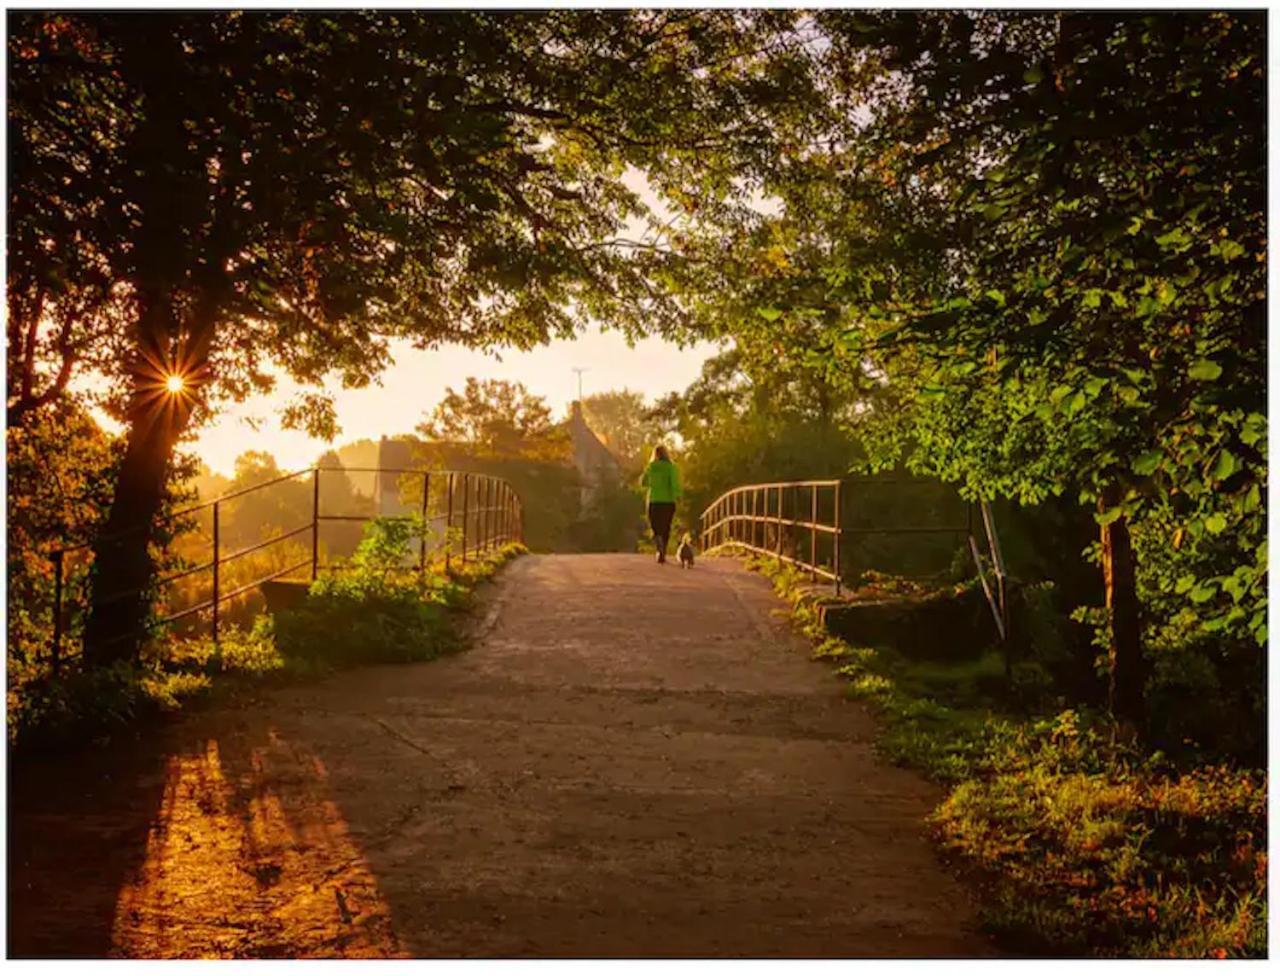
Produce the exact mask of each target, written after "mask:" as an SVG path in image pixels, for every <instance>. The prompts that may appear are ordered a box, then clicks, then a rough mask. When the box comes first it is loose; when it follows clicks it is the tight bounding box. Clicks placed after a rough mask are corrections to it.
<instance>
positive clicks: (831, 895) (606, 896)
mask: <svg viewBox="0 0 1280 976" xmlns="http://www.w3.org/2000/svg"><path fill="white" fill-rule="evenodd" d="M489 601H490V602H489V603H488V605H487V612H485V613H483V617H484V623H483V624H481V627H482V628H483V633H482V634H481V635H480V636H479V638H478V641H477V644H476V646H475V647H473V648H472V649H471V650H469V651H467V652H466V653H464V654H461V655H459V656H457V657H453V658H450V659H447V660H443V661H436V662H432V663H428V664H421V665H409V666H396V667H377V668H368V669H363V670H358V671H350V672H345V673H341V674H337V675H334V676H333V677H330V678H327V679H324V680H322V681H318V682H313V683H310V684H304V685H295V686H292V687H289V688H285V689H280V690H275V691H270V692H264V693H262V694H261V695H260V696H258V699H257V700H254V701H246V702H242V703H240V704H239V705H237V706H235V707H219V708H216V709H208V710H206V711H204V712H201V713H197V714H194V715H192V716H191V717H190V718H188V719H185V720H183V721H181V722H178V723H175V724H174V725H173V726H172V727H171V728H169V729H167V730H165V731H164V732H163V733H160V734H159V736H158V738H156V737H154V736H153V738H155V741H153V742H152V743H151V748H150V749H149V750H143V751H144V752H145V753H146V755H145V756H144V757H143V758H139V756H138V753H139V749H138V746H137V744H136V743H134V744H132V745H128V744H121V745H120V747H119V748H118V753H119V754H118V755H116V754H115V752H113V750H107V752H106V753H98V754H95V755H93V756H90V757H85V758H84V759H82V760H80V761H79V762H80V765H79V767H78V768H68V767H67V765H66V764H52V765H50V766H49V767H47V768H45V769H40V770H28V771H24V772H22V773H20V774H18V775H17V776H15V778H14V780H13V781H12V782H11V793H10V804H11V820H10V831H11V847H10V861H9V865H10V889H9V891H10V898H9V913H10V915H9V923H10V927H9V942H10V952H11V954H19V955H32V954H35V955H68V954H73V955H104V954H112V955H130V956H157V955H159V956H240V957H243V956H264V955H266V956H395V955H408V956H608V957H612V956H972V955H986V954H989V953H990V949H989V947H988V944H987V943H986V941H985V940H984V939H983V938H981V937H980V936H979V935H977V934H976V931H975V926H974V908H973V905H972V902H971V898H970V896H969V894H968V892H967V891H966V890H965V889H964V888H963V887H962V886H961V885H960V884H958V883H957V882H956V881H955V880H953V879H952V878H951V877H950V876H949V875H948V874H947V873H946V872H945V871H944V870H943V869H942V868H941V867H940V866H939V865H938V863H937V862H936V860H935V858H934V855H933V853H932V849H931V848H930V846H929V844H928V842H927V841H926V840H925V839H924V837H923V836H922V818H923V817H924V815H925V814H926V813H927V812H928V811H929V809H931V807H932V805H933V804H934V803H935V802H936V801H937V799H938V793H937V791H936V790H935V789H934V788H932V787H930V786H929V785H928V784H926V783H925V782H923V781H922V780H921V779H920V778H919V777H917V776H916V775H914V774H912V773H910V772H907V771H904V770H900V769H895V768H892V767H889V766H886V765H884V764H882V763H880V762H877V761H876V759H875V758H874V757H873V754H872V747H871V739H872V735H873V725H872V721H871V719H870V718H869V717H868V715H867V713H866V712H865V710H864V709H863V708H862V707H861V706H859V705H856V704H852V703H849V702H847V701H845V699H844V698H843V696H842V694H841V686H840V682H839V681H838V680H837V679H835V678H834V677H833V676H831V674H830V671H829V669H828V668H827V667H824V666H823V665H819V664H815V663H813V662H811V661H809V660H808V655H807V648H806V646H805V644H804V642H803V640H801V639H799V638H797V637H796V636H794V635H793V634H792V633H790V631H789V627H788V625H787V623H786V621H785V620H784V619H783V618H782V617H781V616H780V614H778V613H776V611H778V610H780V609H781V604H780V603H779V601H778V600H777V599H776V598H775V597H774V596H773V594H772V593H771V592H770V589H769V587H768V585H767V583H766V582H765V581H764V580H762V579H760V578H759V577H756V576H753V575H751V574H749V573H747V572H745V571H744V570H742V569H741V568H739V567H738V566H737V565H736V564H735V563H733V562H731V561H729V560H704V561H701V562H700V563H699V564H698V566H697V567H696V568H695V569H693V570H691V571H684V570H681V569H680V568H679V566H678V565H674V564H669V565H666V566H658V565H656V564H654V563H653V562H651V561H650V560H649V559H648V558H646V557H642V556H634V555H575V556H527V557H523V558H521V559H519V560H517V561H516V562H515V563H513V564H512V565H511V566H510V567H508V568H507V569H506V570H505V571H504V573H503V576H502V578H501V580H500V582H499V583H498V584H497V585H496V586H495V587H494V588H493V592H492V593H491V594H490V596H489ZM126 745H127V746H128V748H126Z"/></svg>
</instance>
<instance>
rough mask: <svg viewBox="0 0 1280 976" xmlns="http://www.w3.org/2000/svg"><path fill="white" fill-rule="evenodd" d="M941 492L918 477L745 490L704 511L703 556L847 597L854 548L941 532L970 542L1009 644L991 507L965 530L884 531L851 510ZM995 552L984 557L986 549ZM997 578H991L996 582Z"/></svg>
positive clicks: (970, 513) (982, 506) (974, 508)
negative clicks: (898, 492) (770, 566)
mask: <svg viewBox="0 0 1280 976" xmlns="http://www.w3.org/2000/svg"><path fill="white" fill-rule="evenodd" d="M904 485H916V486H934V487H936V486H937V482H932V481H929V480H927V479H918V478H891V479H882V478H869V479H861V478H837V479H827V480H816V481H774V482H767V483H763V484H754V485H739V486H738V487H736V488H731V489H729V490H728V491H726V492H725V493H724V494H722V495H721V496H720V497H719V498H717V499H716V500H715V501H713V502H712V503H711V504H710V505H708V506H707V508H706V509H705V510H704V511H703V512H702V515H701V516H700V518H699V521H700V539H701V544H702V545H701V548H702V551H703V552H705V553H707V554H714V553H715V552H717V551H719V550H724V549H740V550H745V551H748V552H754V553H757V554H758V555H762V556H770V557H773V558H775V559H777V560H778V561H779V562H785V563H788V564H790V565H792V566H795V567H796V568H797V569H800V570H802V571H804V572H807V573H809V574H810V576H811V577H812V578H813V580H814V581H815V582H816V581H817V580H818V579H819V578H821V579H826V580H829V581H830V582H831V583H833V584H834V586H835V592H836V595H837V596H839V595H840V593H841V590H842V588H843V586H844V585H845V581H846V576H847V575H848V573H847V567H848V564H849V561H850V560H849V548H850V545H851V543H852V542H853V540H855V539H858V538H860V537H866V536H876V535H919V534H933V535H941V536H946V535H949V536H952V537H953V538H954V539H955V540H956V541H957V542H958V541H959V539H960V538H964V539H965V540H967V545H968V550H969V553H970V554H971V555H972V557H973V560H974V564H975V566H976V567H977V574H978V580H979V582H980V583H981V585H982V591H983V594H984V596H985V597H986V600H987V604H988V606H989V607H990V609H991V613H992V616H993V617H994V618H995V623H996V629H997V631H998V632H999V634H1000V638H1001V640H1004V639H1005V637H1006V635H1007V633H1008V617H1007V614H1008V608H1007V605H1006V576H1005V567H1004V558H1003V555H1002V554H1001V551H1000V542H999V539H998V537H997V536H996V530H995V520H994V518H993V517H992V514H991V508H990V506H989V505H988V504H987V503H986V502H985V501H984V502H979V503H977V504H976V505H975V504H974V503H972V502H965V503H964V504H965V524H964V525H947V524H940V525H876V524H867V523H866V520H865V518H864V519H862V520H861V521H860V520H859V519H858V518H856V517H855V516H856V514H857V513H856V512H852V511H850V509H851V508H852V507H854V506H855V505H856V501H857V497H858V493H859V491H860V490H865V489H868V488H870V487H875V488H880V487H891V488H895V489H897V488H900V487H901V486H904ZM975 512H976V513H979V514H980V515H981V530H980V531H981V534H982V535H983V536H984V539H983V543H981V544H980V543H979V541H978V538H977V537H976V535H975V518H974V516H975ZM983 548H985V549H986V550H987V551H988V552H989V556H988V557H985V558H984V556H983V553H982V549H983ZM988 575H990V577H991V578H990V579H988Z"/></svg>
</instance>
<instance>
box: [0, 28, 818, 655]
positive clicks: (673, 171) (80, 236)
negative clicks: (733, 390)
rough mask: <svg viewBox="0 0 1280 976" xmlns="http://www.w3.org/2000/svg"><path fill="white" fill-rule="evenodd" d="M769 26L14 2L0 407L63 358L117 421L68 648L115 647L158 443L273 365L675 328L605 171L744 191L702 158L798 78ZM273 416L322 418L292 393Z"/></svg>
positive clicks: (16, 405)
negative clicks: (86, 591)
mask: <svg viewBox="0 0 1280 976" xmlns="http://www.w3.org/2000/svg"><path fill="white" fill-rule="evenodd" d="M793 19H794V15H793V14H791V13H789V12H783V11H773V12H756V13H750V14H746V13H739V12H732V11H716V12H710V13H706V14H701V13H696V12H690V13H687V12H680V11H643V10H638V11H625V12H624V11H606V12H589V11H555V12H540V13H532V12H531V13H521V12H501V13H499V12H471V13H422V12H407V11H362V12H341V13H335V12H324V13H320V12H317V13H315V14H300V13H296V12H244V11H237V10H226V11H215V12H207V11H204V12H199V11H192V12H182V13H166V14H150V13H147V14H138V13H125V14H120V13H90V12H76V13H46V12H36V11H29V12H20V13H17V14H15V16H14V17H13V18H12V19H11V21H10V25H11V32H10V54H11V61H10V65H11V72H10V79H9V81H10V88H9V95H10V99H9V104H10V146H11V152H12V153H13V159H14V163H15V165H14V169H13V172H12V177H13V179H12V180H11V183H10V189H11V198H10V203H11V210H10V216H11V220H10V230H11V235H12V236H11V241H12V242H14V245H15V246H14V247H13V248H12V249H11V251H10V261H9V286H10V296H11V304H10V313H11V317H10V354H11V356H12V357H16V359H13V360H11V369H10V376H11V389H10V395H9V402H10V404H11V407H12V408H13V409H14V410H15V412H16V413H17V414H18V415H20V414H21V412H22V411H25V410H27V409H29V406H30V404H32V403H34V402H39V401H42V400H43V399H47V395H56V391H57V390H64V389H65V381H64V379H63V371H64V367H65V368H66V370H67V371H68V373H69V370H70V368H71V366H73V365H74V363H75V361H76V357H77V356H80V357H83V360H84V362H85V363H86V364H89V365H91V366H92V367H93V368H94V369H96V370H97V371H99V372H101V373H102V374H104V375H105V376H106V377H107V378H108V380H109V381H110V382H109V385H110V388H111V389H112V390H113V391H114V393H113V395H112V396H110V397H108V401H109V404H108V405H109V406H110V407H111V408H112V409H113V410H114V412H115V413H116V415H117V416H118V417H119V418H120V419H122V420H123V422H124V423H125V425H126V428H127V431H126V434H125V437H124V455H123V460H122V462H121V465H120V468H119V474H118V481H117V484H116V486H115V491H114V492H113V495H112V503H111V508H110V511H109V514H108V517H107V519H106V522H105V525H104V527H103V531H102V532H101V533H100V534H99V537H98V540H97V542H96V544H95V552H94V566H95V570H94V572H95V581H96V582H95V589H94V608H93V612H92V615H91V619H90V623H89V633H88V637H89V649H90V652H91V654H92V656H93V658H94V659H95V660H97V661H99V662H106V661H110V660H113V659H116V658H121V657H126V656H128V655H129V653H130V651H131V649H132V647H133V646H135V645H136V639H137V635H138V632H139V629H140V627H141V625H142V622H143V620H144V618H145V615H146V609H147V605H148V600H149V596H148V593H147V588H148V585H149V581H150V580H151V579H152V575H153V565H152V557H151V553H150V542H151V540H152V537H153V534H154V529H155V525H156V519H157V514H158V512H159V511H160V509H161V508H162V506H163V504H164V499H165V497H166V478H167V476H168V474H169V470H170V467H171V465H170V462H171V459H172V457H173V454H174V450H175V447H176V446H177V444H178V443H179V441H180V440H181V438H182V437H183V436H184V434H185V433H186V432H187V431H188V429H189V427H190V426H191V425H192V424H193V423H199V422H201V421H202V419H204V418H206V417H207V416H208V415H209V414H210V412H211V411H212V410H214V409H216V407H217V405H218V404H219V403H220V402H221V401H222V400H223V399H225V398H227V397H240V396H243V395H245V394H246V393H247V392H249V391H250V390H253V389H265V388H267V387H269V386H270V383H271V376H272V369H271V367H275V368H277V369H279V370H281V371H283V372H285V373H287V374H289V375H290V376H292V377H293V378H295V379H297V380H299V381H302V382H304V383H311V384H319V383H321V382H323V381H325V380H326V379H330V380H331V381H332V379H333V378H336V379H337V381H339V382H342V383H345V384H348V385H359V384H364V383H367V382H369V381H370V380H371V379H372V378H373V377H374V376H375V375H376V373H377V371H378V370H379V368H380V367H381V366H382V365H383V363H384V362H385V360H386V356H387V343H388V340H390V339H392V338H397V337H403V338H408V339H410V340H412V341H413V342H415V343H418V344H420V345H423V346H430V345H433V344H435V343H438V342H442V341H457V342H463V343H466V344H469V345H475V346H488V345H492V344H495V343H499V342H504V343H510V344H514V345H517V346H520V347H525V348H527V347H529V346H531V345H534V344H536V343H538V342H541V341H544V340H545V339H547V338H548V337H550V336H553V335H568V334H571V333H572V332H573V331H574V330H575V329H576V328H577V327H579V326H581V325H582V324H583V323H584V322H585V321H587V320H588V319H589V318H590V319H596V320H600V321H609V322H611V323H612V324H614V325H616V326H618V327H620V328H624V329H628V330H630V331H633V332H643V331H646V330H649V329H664V328H665V329H669V330H670V331H672V332H673V333H676V332H679V331H680V330H681V329H682V325H681V318H680V316H679V315H678V307H677V305H676V303H674V302H672V301H670V300H668V298H667V296H666V295H665V293H664V292H663V291H662V290H661V289H659V288H656V287H655V286H654V284H653V279H654V277H655V275H656V273H657V272H658V271H659V270H660V269H661V267H662V266H663V264H664V263H665V262H666V261H667V260H668V257H669V255H668V251H669V248H667V247H665V246H664V245H663V243H662V242H661V241H660V240H657V239H656V238H654V239H649V240H644V241H634V240H629V239H626V238H621V237H619V236H618V231H619V229H620V228H621V227H622V226H623V224H624V222H625V221H627V220H628V219H632V218H638V219H643V218H644V216H645V208H644V207H643V205H642V204H641V203H640V201H639V199H638V197H637V196H636V194H634V193H633V192H631V191H630V190H628V189H627V188H626V187H625V185H624V184H623V183H622V179H621V177H622V174H623V172H624V167H625V166H626V165H631V166H635V167H639V168H641V169H644V170H645V171H647V172H648V173H649V174H650V175H651V177H652V178H653V179H654V180H655V185H657V186H658V188H659V189H660V190H662V191H663V192H667V193H680V192H683V191H682V188H684V187H689V186H694V187H695V188H696V193H697V194H699V195H701V197H702V198H704V199H706V200H708V201H710V200H712V198H713V197H715V196H716V195H717V194H719V195H720V196H725V195H729V194H733V193H742V192H746V188H742V187H738V186H736V185H735V184H734V183H733V180H732V176H733V172H732V167H731V166H729V165H726V161H728V160H731V159H733V158H737V157H738V156H740V155H744V154H748V153H755V154H758V153H760V152H761V151H762V150H763V148H764V147H766V146H767V144H768V143H769V142H770V141H771V140H772V139H773V138H775V136H776V135H777V132H776V130H775V128H773V127H771V126H770V125H768V124H767V122H766V120H765V119H764V118H763V117H761V116H760V115H759V114H758V113H757V111H756V110H757V109H758V108H759V107H761V106H767V105H769V104H770V103H773V102H777V103H783V102H789V101H803V100H804V99H805V98H806V96H807V94H808V93H807V92H806V90H805V89H804V88H803V86H802V85H801V81H802V80H803V79H802V78H801V77H798V76H795V75H794V74H793V72H791V71H790V70H789V69H788V66H789V65H791V64H793V63H794V62H795V61H796V53H795V49H794V46H793V45H790V44H789V43H788V41H787V35H786V28H787V26H788V25H789V24H790V23H791V21H792V20H793ZM713 123H714V124H713ZM695 164H696V165H695ZM685 197H686V199H692V198H691V197H690V196H689V194H688V193H686V194H685ZM46 307H48V308H53V309H54V312H53V314H52V315H51V317H50V318H49V319H48V321H49V322H50V323H51V325H48V326H46V325H45V322H46V319H45V317H44V316H43V314H42V311H41V310H42V309H43V308H46ZM78 309H83V310H84V311H83V314H82V313H81V312H80V311H77V310H78ZM59 323H71V324H72V325H73V326H74V327H73V328H71V329H69V330H68V329H66V328H63V327H62V325H60V324H59ZM33 329H34V331H33ZM42 329H52V332H50V333H49V337H43V338H42V332H41V330H42ZM82 340H83V341H82ZM46 361H48V362H50V363H52V364H56V365H55V366H51V367H50V368H53V369H54V374H55V375H54V376H53V377H52V379H51V380H49V376H48V371H47V370H46V371H45V372H41V364H42V363H44V362H46ZM41 378H44V379H46V380H49V381H50V382H52V386H51V387H49V388H48V389H46V390H44V391H41V390H40V389H39V386H38V383H37V380H38V379H41ZM28 380H30V382H28ZM13 382H16V383H17V384H18V387H17V389H16V390H15V389H14V388H13V386H12V383H13ZM49 389H52V390H54V391H55V392H54V393H53V394H49ZM286 419H287V420H289V421H290V422H291V423H295V424H306V425H307V426H308V427H309V428H310V429H311V430H312V431H313V432H317V433H329V434H331V433H332V431H333V428H334V416H333V412H332V407H331V405H330V404H329V403H328V401H326V400H325V399H324V398H323V397H320V396H315V395H308V396H307V397H304V398H303V399H302V400H301V401H299V402H298V403H296V404H294V405H292V406H291V407H290V409H289V410H287V411H286Z"/></svg>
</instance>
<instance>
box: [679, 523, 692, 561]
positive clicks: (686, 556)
mask: <svg viewBox="0 0 1280 976" xmlns="http://www.w3.org/2000/svg"><path fill="white" fill-rule="evenodd" d="M676 555H677V556H679V557H680V568H681V569H688V568H689V567H690V566H692V565H693V536H692V535H690V534H689V533H688V532H686V533H685V534H684V535H683V536H682V537H681V538H680V547H679V548H678V549H676Z"/></svg>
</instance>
